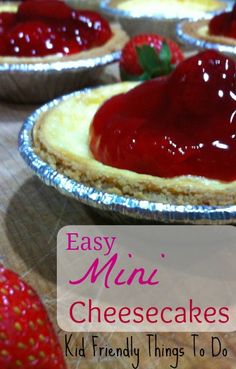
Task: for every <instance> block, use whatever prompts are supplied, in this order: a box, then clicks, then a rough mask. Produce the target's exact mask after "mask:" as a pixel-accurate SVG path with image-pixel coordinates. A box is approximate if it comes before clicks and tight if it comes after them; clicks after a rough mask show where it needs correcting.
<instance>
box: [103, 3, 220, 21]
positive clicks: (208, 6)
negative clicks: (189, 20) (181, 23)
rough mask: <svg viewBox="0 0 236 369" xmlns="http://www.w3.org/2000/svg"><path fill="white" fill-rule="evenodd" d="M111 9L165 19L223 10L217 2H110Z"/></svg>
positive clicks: (195, 15)
mask: <svg viewBox="0 0 236 369" xmlns="http://www.w3.org/2000/svg"><path fill="white" fill-rule="evenodd" d="M109 6H110V7H111V8H114V9H117V10H121V11H125V12H128V13H130V14H135V15H138V14H139V15H150V16H151V15H162V16H166V17H167V18H169V17H170V16H171V17H173V18H174V17H176V18H184V17H189V16H191V17H197V16H201V15H203V14H204V13H208V12H217V11H220V10H223V9H225V7H226V5H225V4H224V3H222V2H221V1H218V0H192V1H190V0H159V1H156V0H149V1H144V0H111V2H110V3H109Z"/></svg>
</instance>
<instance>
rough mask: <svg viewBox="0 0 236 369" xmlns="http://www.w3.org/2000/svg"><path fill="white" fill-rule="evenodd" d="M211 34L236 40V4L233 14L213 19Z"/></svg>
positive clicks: (210, 24) (221, 15)
mask: <svg viewBox="0 0 236 369" xmlns="http://www.w3.org/2000/svg"><path fill="white" fill-rule="evenodd" d="M209 32H210V34H211V35H215V36H225V37H230V38H235V39H236V4H235V5H234V7H233V9H232V11H231V12H225V13H222V14H219V15H216V16H215V17H213V18H212V19H211V21H210V23H209Z"/></svg>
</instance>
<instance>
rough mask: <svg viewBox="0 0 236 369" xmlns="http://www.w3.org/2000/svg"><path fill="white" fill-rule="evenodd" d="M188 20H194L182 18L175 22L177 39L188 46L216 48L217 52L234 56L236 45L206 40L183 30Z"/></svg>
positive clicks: (201, 48) (200, 48)
mask: <svg viewBox="0 0 236 369" xmlns="http://www.w3.org/2000/svg"><path fill="white" fill-rule="evenodd" d="M189 22H194V20H192V19H191V20H183V21H181V22H179V23H178V24H177V27H176V34H177V37H178V39H179V40H180V41H181V42H184V43H185V44H187V45H188V46H189V47H192V48H195V49H199V50H205V49H212V50H217V51H219V52H222V53H224V54H227V55H229V56H231V57H233V58H236V46H230V45H225V44H220V43H217V42H210V41H208V40H203V39H201V38H198V37H194V36H192V35H189V34H188V33H187V32H185V26H186V25H187V24H189Z"/></svg>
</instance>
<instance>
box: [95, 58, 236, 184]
mask: <svg viewBox="0 0 236 369" xmlns="http://www.w3.org/2000/svg"><path fill="white" fill-rule="evenodd" d="M89 140H90V142H89V145H90V150H91V153H92V155H93V157H94V158H95V159H96V160H98V161H100V162H102V163H103V164H106V165H109V166H112V167H116V168H120V169H127V170H130V171H134V172H137V173H141V174H150V175H153V176H159V177H165V178H173V177H176V176H182V175H193V176H203V177H206V178H209V179H217V180H221V181H225V182H230V181H233V180H236V64H235V61H234V60H232V59H230V58H229V57H227V56H224V55H222V54H220V53H218V52H216V51H205V52H202V53H200V54H198V55H196V56H193V57H191V58H189V59H186V60H185V61H183V62H182V63H180V64H179V65H178V66H177V67H176V69H175V71H174V72H173V73H172V74H171V75H170V76H168V77H164V78H158V79H155V80H151V81H148V82H145V83H142V84H140V85H138V86H137V87H135V88H133V89H132V90H130V91H128V92H126V93H122V94H118V95H116V96H114V97H112V98H110V99H109V100H107V101H106V102H105V103H104V104H103V105H102V106H101V107H100V109H99V110H98V111H97V113H96V114H95V116H94V118H93V121H92V124H91V126H90V138H89Z"/></svg>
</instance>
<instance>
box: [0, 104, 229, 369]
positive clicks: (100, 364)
mask: <svg viewBox="0 0 236 369" xmlns="http://www.w3.org/2000/svg"><path fill="white" fill-rule="evenodd" d="M34 109H35V107H33V106H22V105H9V104H6V103H1V104H0V158H1V162H0V240H1V243H0V257H1V258H2V261H3V263H4V264H5V265H6V266H8V267H10V268H12V269H13V270H15V271H16V272H18V273H19V274H20V275H21V276H22V277H24V278H25V279H26V280H27V281H28V282H30V283H31V285H32V286H33V287H34V288H35V289H36V290H37V291H38V293H39V295H40V296H41V298H42V300H43V301H44V303H45V305H46V307H47V309H48V312H49V314H50V316H51V318H52V320H53V321H54V324H55V328H56V330H57V332H58V334H59V336H60V338H61V341H62V346H63V343H64V337H65V333H64V332H61V331H60V330H59V328H58V327H57V325H56V299H55V297H56V235H57V232H58V230H59V229H60V228H61V227H63V226H64V225H69V224H106V223H107V224H108V223H109V220H107V219H104V218H101V216H99V215H98V214H97V213H95V212H94V211H93V210H91V209H89V208H87V207H86V206H83V205H81V204H80V203H79V202H76V201H74V200H71V199H68V198H66V197H64V196H62V195H60V194H59V193H57V192H56V191H55V190H53V189H51V188H48V187H47V186H45V185H44V184H42V183H41V182H40V181H39V180H38V179H37V178H36V177H35V176H34V175H33V173H32V172H31V171H30V170H29V169H28V168H27V167H26V165H25V163H24V162H23V160H22V159H21V157H20V155H19V154H18V151H17V136H18V132H19V129H20V127H21V124H22V122H23V120H24V119H25V117H26V116H27V115H28V114H29V113H30V112H32V111H33V110H34ZM85 336H86V335H85ZM126 336H127V334H119V333H116V334H112V335H108V334H107V335H105V334H104V335H101V340H102V341H103V342H105V343H107V344H109V345H111V346H112V345H113V346H117V345H118V346H119V345H121V344H122V343H123V342H124V339H125V337H126ZM73 338H74V343H75V344H76V343H78V342H80V339H81V336H80V335H79V334H78V335H74V337H73ZM134 338H135V340H136V342H137V343H139V346H140V348H141V349H143V352H142V356H141V362H140V366H139V368H141V369H143V368H145V369H151V368H156V367H158V368H163V369H164V368H165V369H167V368H169V364H170V363H171V361H170V360H169V359H163V360H160V361H159V360H157V359H152V358H148V357H147V353H146V351H145V349H144V346H143V342H144V336H143V335H142V334H136V335H134ZM221 338H222V339H223V341H224V344H225V345H226V346H227V347H228V348H229V352H230V353H229V354H230V356H231V359H227V360H226V359H224V360H223V361H221V360H217V359H215V360H213V359H209V360H207V359H206V360H201V361H198V360H196V359H193V358H192V356H191V354H190V352H191V351H190V349H189V348H188V346H189V344H190V337H189V335H187V334H175V335H173V334H162V335H160V339H161V342H162V343H163V344H165V345H166V346H170V347H174V346H176V345H179V346H182V345H185V346H186V355H185V356H184V358H183V359H181V362H180V366H179V367H180V368H181V369H182V368H186V369H187V368H188V369H192V368H193V369H194V368H196V369H200V368H201V369H204V368H205V369H210V368H214V369H217V368H219V369H224V368H225V369H226V368H231V369H233V368H236V334H231V335H221ZM208 339H209V335H207V334H202V335H201V343H202V344H204V342H207V340H208ZM171 360H172V363H173V359H171ZM67 362H68V367H69V368H70V369H75V368H82V369H83V368H91V369H92V368H95V367H96V368H102V369H105V368H111V366H112V368H114V369H115V368H125V367H127V368H132V366H131V360H129V359H127V360H125V361H122V360H121V359H107V358H101V359H100V360H98V359H97V358H93V357H91V355H89V356H88V357H87V359H86V360H83V359H82V360H79V359H68V360H67Z"/></svg>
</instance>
